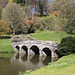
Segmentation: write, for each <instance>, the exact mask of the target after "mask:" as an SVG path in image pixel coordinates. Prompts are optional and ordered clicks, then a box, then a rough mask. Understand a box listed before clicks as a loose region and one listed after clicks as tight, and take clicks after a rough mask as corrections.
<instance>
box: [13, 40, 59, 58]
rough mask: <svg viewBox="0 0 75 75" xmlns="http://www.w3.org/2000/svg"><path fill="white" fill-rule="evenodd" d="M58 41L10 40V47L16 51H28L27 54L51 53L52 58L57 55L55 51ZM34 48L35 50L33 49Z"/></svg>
mask: <svg viewBox="0 0 75 75" xmlns="http://www.w3.org/2000/svg"><path fill="white" fill-rule="evenodd" d="M58 44H59V43H57V42H52V41H38V40H27V41H21V42H12V47H13V48H14V50H15V51H16V52H19V53H28V54H36V53H37V54H39V55H40V56H42V55H47V54H48V55H49V54H50V53H51V54H50V55H51V57H52V58H55V57H58V55H57V54H56V53H55V51H56V50H57V45H58ZM34 48H36V50H34Z"/></svg>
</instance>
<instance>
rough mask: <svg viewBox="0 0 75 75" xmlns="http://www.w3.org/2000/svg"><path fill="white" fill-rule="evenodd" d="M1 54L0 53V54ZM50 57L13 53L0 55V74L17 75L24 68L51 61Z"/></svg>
mask: <svg viewBox="0 0 75 75" xmlns="http://www.w3.org/2000/svg"><path fill="white" fill-rule="evenodd" d="M1 56H2V54H1ZM53 61H54V60H52V59H51V58H50V57H48V56H47V57H46V56H39V55H27V54H18V53H15V54H13V55H12V56H11V53H8V54H3V57H0V75H19V73H20V72H21V73H24V72H26V70H35V69H38V68H41V67H44V66H46V65H48V63H50V62H53Z"/></svg>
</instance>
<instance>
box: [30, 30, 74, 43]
mask: <svg viewBox="0 0 75 75" xmlns="http://www.w3.org/2000/svg"><path fill="white" fill-rule="evenodd" d="M31 36H32V37H34V38H36V39H37V40H48V41H55V42H60V41H61V39H62V38H63V37H66V36H75V35H69V34H66V33H65V32H58V33H56V32H50V31H37V32H35V33H33V34H31Z"/></svg>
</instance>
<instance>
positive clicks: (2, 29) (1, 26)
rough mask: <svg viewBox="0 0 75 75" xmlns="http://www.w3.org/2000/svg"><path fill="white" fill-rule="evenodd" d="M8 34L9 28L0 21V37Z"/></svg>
mask: <svg viewBox="0 0 75 75" xmlns="http://www.w3.org/2000/svg"><path fill="white" fill-rule="evenodd" d="M10 32H11V30H10V28H9V26H8V25H7V24H6V23H5V22H4V21H3V20H0V35H4V34H7V33H10Z"/></svg>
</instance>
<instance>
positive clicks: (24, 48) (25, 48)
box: [22, 45, 28, 53]
mask: <svg viewBox="0 0 75 75" xmlns="http://www.w3.org/2000/svg"><path fill="white" fill-rule="evenodd" d="M22 49H23V50H24V51H25V52H26V53H28V48H27V47H26V46H25V45H24V46H22Z"/></svg>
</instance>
